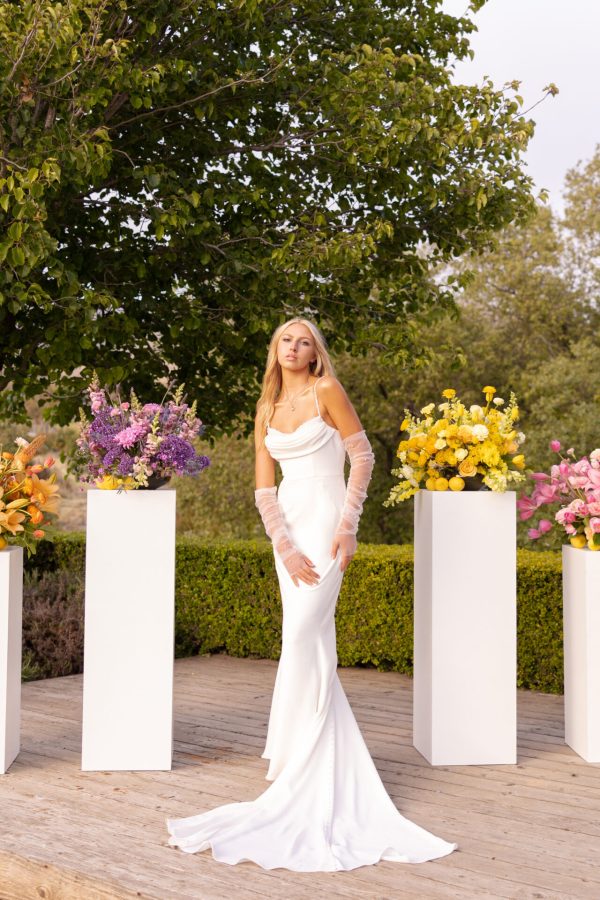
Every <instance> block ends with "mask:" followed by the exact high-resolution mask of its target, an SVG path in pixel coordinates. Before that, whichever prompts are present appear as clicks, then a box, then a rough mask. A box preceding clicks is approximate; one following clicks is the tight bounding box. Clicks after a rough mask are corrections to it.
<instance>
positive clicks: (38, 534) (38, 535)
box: [33, 528, 46, 538]
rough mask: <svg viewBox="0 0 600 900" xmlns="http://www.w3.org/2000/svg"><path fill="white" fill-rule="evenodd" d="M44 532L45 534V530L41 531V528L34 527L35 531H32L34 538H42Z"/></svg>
mask: <svg viewBox="0 0 600 900" xmlns="http://www.w3.org/2000/svg"><path fill="white" fill-rule="evenodd" d="M45 534H46V532H45V531H43V530H42V529H41V528H36V529H35V531H34V532H33V536H34V538H43V537H44V535H45Z"/></svg>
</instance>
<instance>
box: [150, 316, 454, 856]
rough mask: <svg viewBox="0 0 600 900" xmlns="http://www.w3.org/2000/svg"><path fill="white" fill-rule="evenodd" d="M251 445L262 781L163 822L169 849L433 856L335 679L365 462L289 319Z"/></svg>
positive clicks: (441, 847)
mask: <svg viewBox="0 0 600 900" xmlns="http://www.w3.org/2000/svg"><path fill="white" fill-rule="evenodd" d="M255 446H256V492H255V497H256V505H257V507H258V510H259V512H260V514H261V517H262V519H263V523H264V526H265V530H266V532H267V534H268V535H269V537H270V538H271V541H272V543H273V552H274V556H275V566H276V570H277V576H278V579H279V587H280V591H281V599H282V604H283V635H282V649H281V658H280V661H279V667H278V670H277V677H276V680H275V689H274V692H273V700H272V705H271V715H270V719H269V728H268V734H267V741H266V747H265V752H264V754H263V756H264V757H265V758H266V759H267V760H268V761H269V769H268V773H267V776H266V777H267V779H268V780H269V781H271V782H272V784H271V785H270V786H269V787H268V788H267V790H266V791H265V792H264V793H263V794H261V795H260V797H258V799H256V800H254V801H252V802H246V803H230V804H227V805H226V806H221V807H218V808H217V809H213V810H211V811H209V812H204V813H200V814H199V815H194V816H190V817H189V818H184V819H168V820H167V826H168V830H169V832H170V835H171V837H170V838H169V844H171V845H173V846H177V847H180V848H181V849H182V850H184V851H185V852H187V853H196V852H198V851H200V850H205V849H208V848H211V849H212V853H213V856H214V858H215V859H217V860H220V861H221V862H225V863H230V864H234V863H238V862H241V861H242V860H253V861H254V862H256V863H258V864H259V865H260V866H262V867H263V868H265V869H274V868H286V869H291V870H293V871H298V872H330V871H335V870H340V869H341V870H343V869H354V868H356V867H357V866H363V865H368V864H371V863H376V862H378V861H379V860H380V859H385V860H394V861H396V862H410V863H417V862H424V861H425V860H430V859H436V858H437V857H440V856H445V855H446V854H448V853H451V852H452V851H453V850H454V849H455V848H456V844H451V843H447V842H446V841H444V840H442V839H441V838H438V837H435V836H434V835H432V834H430V833H429V832H427V831H425V830H423V829H422V828H420V827H419V826H418V825H415V824H413V823H412V822H410V821H409V820H408V819H405V818H403V816H401V815H400V813H399V812H398V810H397V809H396V807H395V806H394V804H393V803H392V801H391V799H390V797H389V796H388V794H387V792H386V790H385V788H384V786H383V784H382V782H381V779H380V777H379V774H378V772H377V770H376V768H375V765H374V763H373V760H372V759H371V756H370V754H369V751H368V750H367V747H366V745H365V743H364V740H363V738H362V735H361V733H360V731H359V728H358V725H357V724H356V720H355V718H354V715H353V713H352V710H351V709H350V706H349V704H348V701H347V699H346V695H345V693H344V690H343V688H342V686H341V684H340V681H339V679H338V676H337V671H336V667H337V655H336V642H335V620H334V615H335V606H336V602H337V598H338V594H339V590H340V586H341V583H342V578H343V574H344V571H345V570H346V568H347V567H348V564H349V563H350V561H351V560H352V557H353V556H354V553H355V551H356V533H357V530H358V522H359V518H360V514H361V512H362V505H363V501H364V499H365V497H366V496H367V492H366V489H367V485H368V483H369V479H370V477H371V471H372V468H373V461H374V457H373V453H372V451H371V446H370V444H369V441H368V439H367V436H366V434H365V432H364V431H363V430H362V426H361V423H360V421H359V419H358V416H357V415H356V412H355V411H354V408H353V407H352V404H351V403H350V401H349V400H348V397H347V396H346V393H345V391H344V389H343V387H342V385H341V384H340V382H339V381H338V380H337V379H336V378H335V376H334V372H333V366H332V364H331V360H330V358H329V355H328V353H327V349H326V346H325V342H324V339H323V337H322V335H321V333H320V332H319V330H318V329H317V328H316V326H315V325H313V324H312V322H310V321H308V320H307V319H302V318H295V319H291V320H289V321H288V322H285V323H284V324H283V325H281V326H280V327H279V328H277V329H276V331H275V333H274V334H273V337H272V339H271V343H270V345H269V351H268V356H267V365H266V371H265V375H264V379H263V387H262V393H261V395H260V398H259V401H258V404H257V413H256V425H255ZM346 454H347V455H348V458H349V460H350V474H349V477H348V484H347V485H346V484H345V482H344V462H345V457H346ZM275 461H277V462H278V463H279V464H280V466H281V470H282V473H283V479H282V481H281V484H280V486H279V490H277V488H276V487H275Z"/></svg>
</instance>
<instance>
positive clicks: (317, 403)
mask: <svg viewBox="0 0 600 900" xmlns="http://www.w3.org/2000/svg"><path fill="white" fill-rule="evenodd" d="M318 381H320V379H319V378H317V381H315V383H314V385H313V394H314V398H315V404H316V407H317V415H318V416H320V415H321V410H320V409H319V398H318V397H317V382H318Z"/></svg>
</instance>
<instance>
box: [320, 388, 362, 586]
mask: <svg viewBox="0 0 600 900" xmlns="http://www.w3.org/2000/svg"><path fill="white" fill-rule="evenodd" d="M320 387H322V393H320V394H319V400H320V399H321V397H323V401H324V402H323V411H324V412H326V414H327V416H328V417H329V418H331V420H332V422H333V424H334V425H335V427H336V428H337V429H338V431H339V432H340V436H341V438H342V441H343V443H344V449H345V450H346V453H347V454H348V458H349V459H350V474H349V476H348V483H347V485H346V496H345V498H344V505H343V507H342V512H341V516H340V521H339V523H338V526H337V529H336V533H335V536H334V539H333V542H332V545H331V556H332V558H335V556H336V554H337V553H338V551H339V552H340V557H341V559H340V569H341V570H342V572H343V571H344V570H345V569H346V568H347V567H348V565H349V563H350V561H351V559H352V557H353V556H354V554H355V553H356V532H357V531H358V522H359V519H360V516H361V513H362V508H363V503H364V501H365V499H366V497H367V487H368V484H369V481H370V479H371V472H372V470H373V464H374V462H375V457H374V455H373V451H372V449H371V445H370V443H369V440H368V438H367V435H366V434H365V432H364V430H363V427H362V425H361V423H360V419H359V418H358V416H357V414H356V411H355V409H354V407H353V406H352V404H351V403H350V400H349V399H348V396H347V394H346V392H345V390H344V388H343V387H342V385H341V384H340V383H339V381H338V380H337V378H333V377H332V376H326V377H325V378H323V381H322V384H321V385H320Z"/></svg>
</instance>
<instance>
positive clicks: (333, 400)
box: [317, 375, 363, 440]
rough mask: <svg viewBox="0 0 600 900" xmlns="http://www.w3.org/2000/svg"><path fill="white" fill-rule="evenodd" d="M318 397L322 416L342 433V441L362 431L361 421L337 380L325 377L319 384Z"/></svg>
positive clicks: (329, 376) (330, 376)
mask: <svg viewBox="0 0 600 900" xmlns="http://www.w3.org/2000/svg"><path fill="white" fill-rule="evenodd" d="M317 395H318V398H319V408H320V410H321V415H322V416H323V418H324V419H325V420H326V421H327V419H330V420H331V421H330V423H329V424H332V425H334V426H335V427H336V428H337V430H338V431H339V433H340V436H341V438H342V440H344V438H347V437H348V435H350V434H356V432H357V431H362V430H363V427H362V425H361V424H360V419H359V418H358V416H357V414H356V410H355V409H354V407H353V406H352V404H351V403H350V400H349V399H348V395H347V393H346V391H345V390H344V388H343V387H342V385H341V384H340V382H339V381H338V380H337V378H334V377H333V375H324V376H323V378H321V379H319V382H318V384H317Z"/></svg>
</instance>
